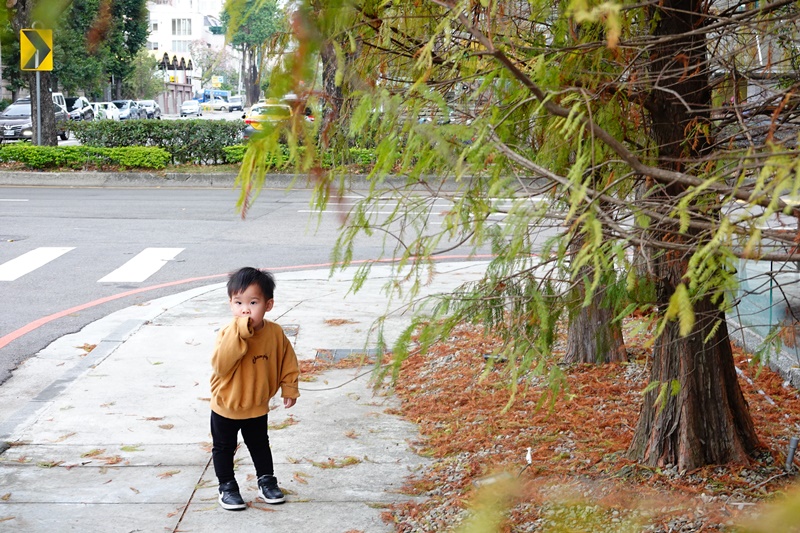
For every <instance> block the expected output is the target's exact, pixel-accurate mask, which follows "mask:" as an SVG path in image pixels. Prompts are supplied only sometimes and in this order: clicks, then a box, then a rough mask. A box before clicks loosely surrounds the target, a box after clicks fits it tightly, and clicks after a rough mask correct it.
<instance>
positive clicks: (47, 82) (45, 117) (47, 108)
mask: <svg viewBox="0 0 800 533" xmlns="http://www.w3.org/2000/svg"><path fill="white" fill-rule="evenodd" d="M35 5H36V3H35V2H34V1H33V0H16V1H12V2H8V5H7V7H9V8H11V9H14V16H13V17H11V26H12V28H13V29H14V32H15V33H16V34H17V35H19V32H20V30H22V29H24V28H30V27H31V13H32V12H33V8H34V7H35ZM24 78H25V80H26V81H27V82H28V91H29V94H30V96H31V120H32V122H33V139H32V141H33V142H34V143H35V142H36V139H37V138H38V137H39V133H38V131H37V127H38V126H37V120H36V117H37V116H40V117H41V125H42V128H41V141H42V142H41V144H42V145H43V146H58V138H57V137H56V115H55V111H54V109H53V96H52V93H53V92H52V90H51V89H50V87H51V85H52V76H51V73H50V72H49V71H40V72H39V82H40V83H39V89H38V90H39V91H40V96H41V97H40V101H41V105H39V104H38V103H37V98H36V91H37V88H36V72H34V71H28V72H25V73H24ZM40 107H41V110H40V109H39V108H40ZM37 113H41V114H40V115H37Z"/></svg>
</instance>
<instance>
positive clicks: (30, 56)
mask: <svg viewBox="0 0 800 533" xmlns="http://www.w3.org/2000/svg"><path fill="white" fill-rule="evenodd" d="M19 68H20V69H22V70H53V30H34V29H25V30H20V31H19Z"/></svg>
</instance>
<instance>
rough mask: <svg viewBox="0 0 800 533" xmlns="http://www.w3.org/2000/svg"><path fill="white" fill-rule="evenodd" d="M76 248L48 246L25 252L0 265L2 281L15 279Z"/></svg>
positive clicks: (0, 278)
mask: <svg viewBox="0 0 800 533" xmlns="http://www.w3.org/2000/svg"><path fill="white" fill-rule="evenodd" d="M74 249H75V248H74V247H72V248H70V247H48V248H36V249H34V250H31V251H30V252H27V253H24V254H22V255H21V256H19V257H16V258H14V259H12V260H10V261H7V262H5V263H3V264H2V265H0V281H14V280H15V279H18V278H20V277H22V276H24V275H25V274H27V273H28V272H32V271H34V270H36V269H37V268H39V267H41V266H44V265H46V264H47V263H49V262H50V261H52V260H53V259H56V258H58V257H61V256H62V255H64V254H65V253H67V252H69V251H70V250H74Z"/></svg>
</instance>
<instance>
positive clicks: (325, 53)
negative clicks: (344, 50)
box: [320, 41, 344, 148]
mask: <svg viewBox="0 0 800 533" xmlns="http://www.w3.org/2000/svg"><path fill="white" fill-rule="evenodd" d="M320 58H321V60H322V87H323V90H324V91H325V108H324V109H325V112H324V113H323V116H322V124H321V126H320V132H321V139H322V143H323V145H324V146H325V147H326V148H327V147H328V143H329V139H330V136H329V135H328V132H330V131H332V128H333V127H334V126H333V125H334V124H335V123H336V122H337V121H338V120H339V118H340V116H341V114H340V111H341V109H342V103H343V100H344V97H343V94H342V87H341V85H339V86H337V85H336V64H337V63H336V52H335V51H334V48H333V44H332V43H330V42H327V41H326V42H325V43H324V44H323V45H322V47H321V49H320ZM335 137H343V136H335Z"/></svg>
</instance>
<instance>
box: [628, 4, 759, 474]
mask: <svg viewBox="0 0 800 533" xmlns="http://www.w3.org/2000/svg"><path fill="white" fill-rule="evenodd" d="M706 7H707V4H706V3H704V2H703V1H702V0H664V1H663V2H662V3H660V4H659V7H658V8H654V11H653V13H652V15H653V17H652V21H653V24H654V25H655V35H656V36H657V37H670V38H662V39H660V40H659V42H658V44H657V45H655V46H654V47H653V49H652V51H651V54H650V59H651V63H650V75H651V78H652V79H653V80H654V82H653V83H654V85H655V87H654V89H653V90H652V92H651V94H650V96H649V99H648V101H647V102H646V106H647V109H648V111H649V113H650V119H651V122H652V123H651V132H650V134H651V136H652V137H653V138H654V140H655V141H656V143H657V145H658V146H659V166H661V167H663V168H670V169H674V170H680V169H682V168H683V166H685V164H686V162H687V161H692V160H694V159H696V158H697V157H698V156H700V155H702V153H703V151H704V150H705V148H706V146H708V145H709V143H708V142H707V140H706V138H705V136H704V135H698V136H697V137H696V138H695V137H691V132H692V131H694V129H693V126H696V125H697V126H702V125H703V122H704V121H708V118H709V117H708V110H709V109H710V108H711V88H710V83H709V75H708V63H707V61H706V42H705V39H706V38H705V35H704V34H703V32H702V31H699V30H701V29H702V26H703V25H704V24H705V10H706ZM683 190H684V188H683V186H678V185H672V186H669V187H664V188H662V189H661V191H660V194H663V195H665V196H668V197H671V196H676V195H679V194H681V193H682V192H683ZM664 205H670V204H669V202H664ZM652 231H653V236H654V237H655V238H659V239H661V240H663V241H670V242H672V243H674V242H675V241H683V242H686V240H688V239H689V238H691V235H676V234H675V233H674V232H671V231H668V230H667V229H666V228H659V227H657V226H654V227H653V229H652ZM695 244H697V245H699V244H698V243H695ZM652 260H653V272H654V275H655V280H654V281H655V284H656V302H657V305H658V308H659V309H661V310H665V309H666V308H667V305H668V303H669V301H670V298H671V296H672V294H673V293H674V292H675V289H676V287H677V286H678V285H679V284H680V283H682V282H684V281H685V279H684V276H685V274H686V272H687V270H688V261H689V257H688V256H687V255H680V254H678V253H677V252H666V253H663V252H662V253H653V254H652ZM697 300H698V301H695V303H694V313H695V317H696V319H695V325H694V329H693V331H692V332H691V334H690V335H688V336H686V337H682V336H681V335H680V332H679V324H678V323H677V322H674V321H673V322H670V323H668V324H667V325H666V328H665V330H664V332H663V333H662V334H661V335H660V336H659V338H658V339H656V343H655V347H654V350H653V360H652V369H651V373H650V379H651V382H655V383H656V384H658V386H657V387H656V388H655V389H654V390H652V391H651V392H649V393H648V394H646V395H645V397H644V404H643V406H642V410H641V414H640V417H639V421H638V425H637V427H636V431H635V434H634V437H633V441H632V442H631V445H630V448H629V450H628V451H629V455H630V456H631V457H632V458H633V459H635V460H638V461H641V462H643V463H645V464H648V465H653V466H661V465H666V464H672V465H677V466H678V468H679V469H681V470H691V469H694V468H697V467H700V466H703V465H707V464H721V463H727V462H746V461H747V460H748V457H749V456H750V455H752V454H753V452H754V451H755V450H756V449H757V448H758V447H759V441H758V437H757V436H756V434H755V429H754V426H753V421H752V418H751V416H750V412H749V410H748V407H747V402H746V401H745V399H744V395H743V394H742V391H741V389H740V387H739V382H738V380H737V377H736V369H735V366H734V361H733V354H732V350H731V342H730V338H729V337H728V329H727V326H726V322H725V313H724V312H723V311H721V310H720V309H719V308H718V307H717V306H716V305H715V304H714V303H713V302H712V301H711V299H710V296H709V297H700V298H698V299H697ZM715 327H717V329H716V330H714V328H715ZM712 332H713V335H712ZM674 386H675V388H673V387H674ZM662 387H665V389H664V390H665V391H666V392H667V394H666V395H664V396H661V397H659V393H660V392H661V391H662ZM675 389H677V394H672V392H673V391H674V390H675ZM657 399H658V400H659V401H658V402H657V401H656V400H657Z"/></svg>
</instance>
